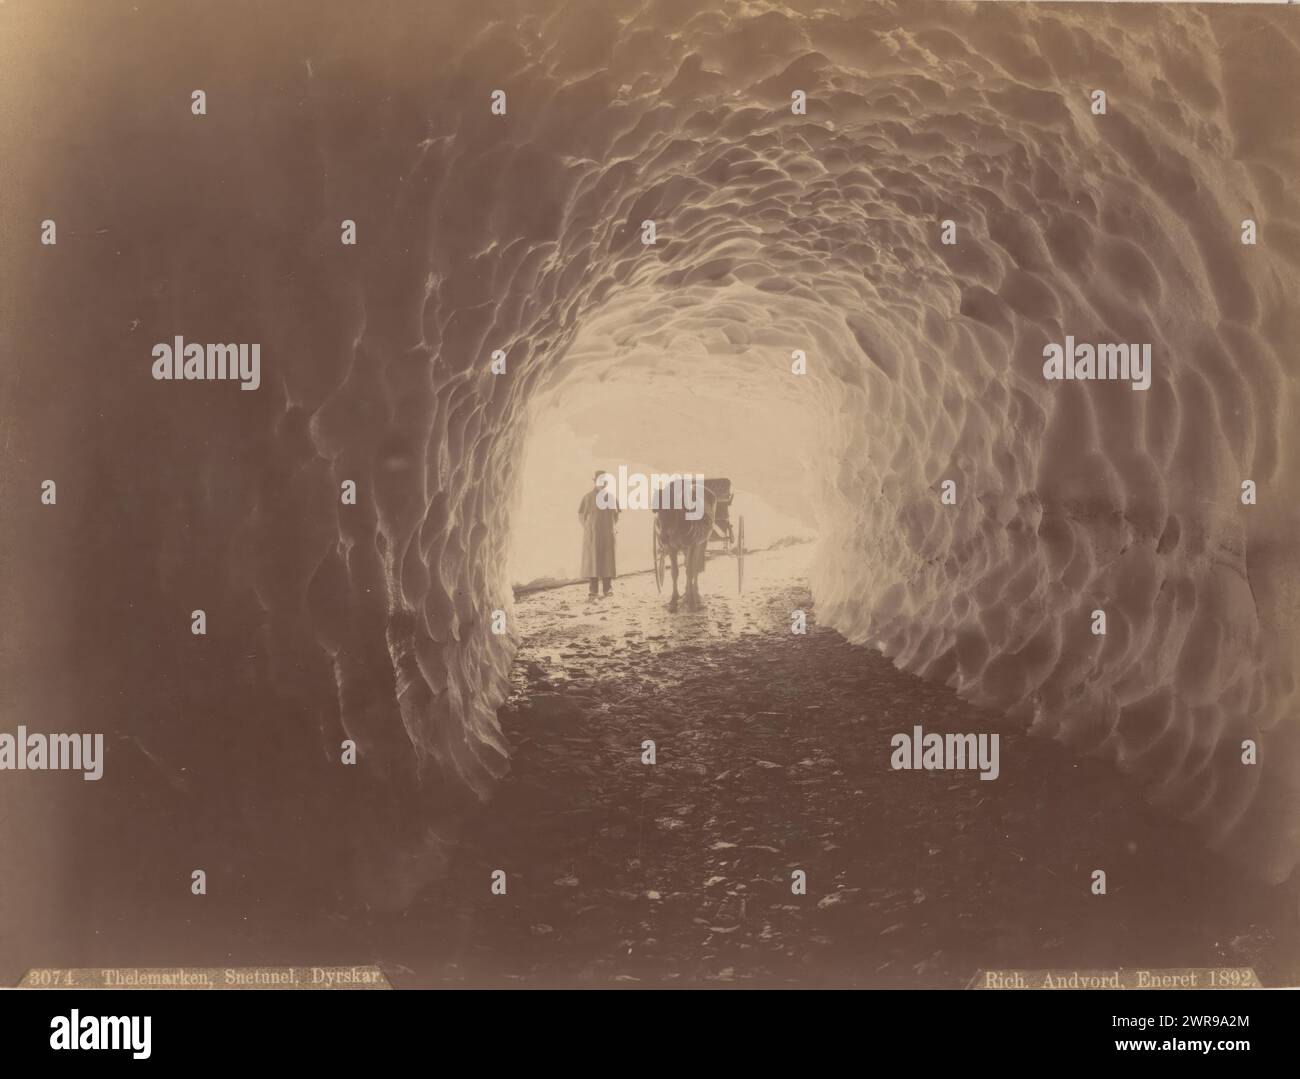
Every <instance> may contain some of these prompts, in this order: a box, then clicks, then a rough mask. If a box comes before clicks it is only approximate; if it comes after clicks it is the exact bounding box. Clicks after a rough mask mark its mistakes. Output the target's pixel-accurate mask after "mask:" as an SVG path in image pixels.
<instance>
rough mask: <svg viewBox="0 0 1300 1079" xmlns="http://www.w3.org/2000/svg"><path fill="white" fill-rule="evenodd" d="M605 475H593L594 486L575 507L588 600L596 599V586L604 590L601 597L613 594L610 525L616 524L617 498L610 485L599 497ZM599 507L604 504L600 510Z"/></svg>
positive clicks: (614, 572) (612, 550) (611, 532)
mask: <svg viewBox="0 0 1300 1079" xmlns="http://www.w3.org/2000/svg"><path fill="white" fill-rule="evenodd" d="M607 475H609V473H607V472H604V471H601V472H597V473H596V482H595V486H594V487H593V488H592V489H591V490H590V491H588V492H587V493H586V494H585V495H583V496H582V501H581V502H580V503H579V504H578V520H580V521H581V522H582V569H581V571H580V573H581V575H582V576H583V577H586V578H587V580H588V581H589V582H590V583H591V588H590V590H589V592H588V598H590V599H594V598H595V597H596V595H597V592H596V584H597V582H598V581H599V582H601V583H603V584H604V586H605V595H607V596H608V595H609V594H610V592H611V591H613V588H612V587H611V586H612V583H613V580H614V577H615V576H616V575H617V571H616V570H615V569H614V524H615V522H617V521H618V503H617V494H616V492H615V491H614V486H613V484H609V488H610V490H609V493H608V494H607V495H605V496H603V497H598V496H599V495H600V489H601V478H602V477H604V476H607ZM601 503H605V506H606V507H608V508H605V507H602V505H601Z"/></svg>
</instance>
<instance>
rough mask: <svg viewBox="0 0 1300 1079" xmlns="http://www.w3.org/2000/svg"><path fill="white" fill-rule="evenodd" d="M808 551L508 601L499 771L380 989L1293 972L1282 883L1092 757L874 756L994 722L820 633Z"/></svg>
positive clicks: (406, 924)
mask: <svg viewBox="0 0 1300 1079" xmlns="http://www.w3.org/2000/svg"><path fill="white" fill-rule="evenodd" d="M810 557H811V548H808V547H796V548H790V549H786V550H782V551H772V552H764V553H760V554H755V555H750V556H749V558H748V560H747V563H746V588H745V593H744V595H743V596H742V597H738V596H737V594H736V576H735V567H734V563H733V562H731V561H730V560H726V559H720V560H716V561H713V562H711V563H710V564H709V567H708V571H707V572H706V574H705V576H704V578H703V579H702V589H703V591H704V594H705V597H706V599H707V601H708V602H707V608H706V609H705V610H704V611H702V612H698V613H687V612H685V611H684V610H683V611H680V612H678V613H677V614H669V613H668V612H667V611H666V610H665V609H664V599H665V597H663V596H659V595H657V594H656V592H655V586H654V580H653V578H652V577H650V576H637V577H628V578H622V579H620V580H619V581H617V582H616V592H615V595H614V596H613V597H611V598H609V599H601V600H598V601H596V602H594V603H593V602H591V601H589V600H588V599H587V597H586V591H585V589H584V588H581V587H579V588H564V589H557V590H555V591H551V592H542V593H536V594H533V595H530V596H527V597H524V598H523V599H522V600H521V601H520V602H519V603H518V605H517V607H516V616H517V618H518V620H519V624H520V626H521V628H522V632H523V633H524V636H525V639H524V644H523V648H522V650H521V652H520V654H519V657H518V660H517V662H516V666H515V673H514V682H515V692H514V695H513V697H512V699H511V700H510V702H509V703H508V705H507V707H506V708H505V709H504V710H503V713H502V715H503V721H504V726H505V730H506V733H507V736H508V738H509V740H510V744H511V747H512V754H513V756H512V761H513V764H512V772H511V775H510V776H509V777H508V778H507V780H506V781H505V783H504V784H503V785H502V787H501V789H500V791H499V793H498V795H497V797H496V798H495V799H494V800H493V802H492V803H490V804H489V805H487V806H485V807H484V809H483V810H482V812H481V814H480V815H479V816H478V817H477V818H476V819H475V820H474V821H472V822H471V823H470V825H469V827H468V829H467V831H466V832H465V834H464V835H463V836H462V838H461V841H460V843H459V845H458V848H457V851H456V853H455V854H454V855H453V857H452V859H451V863H450V865H449V867H448V871H447V873H446V874H445V875H444V876H443V877H442V879H441V880H440V882H439V883H438V884H437V885H436V886H434V887H433V888H431V889H429V890H428V891H426V892H425V893H424V894H423V895H422V896H421V897H420V899H419V900H418V901H417V902H416V904H415V905H414V906H413V907H411V908H410V909H409V910H407V911H406V912H405V913H404V914H403V915H401V916H400V917H397V918H392V919H388V920H380V921H377V922H376V923H374V924H372V925H371V926H370V927H369V928H370V930H372V931H374V932H375V933H376V934H377V935H378V936H377V940H376V946H377V947H378V948H379V950H380V952H381V953H382V954H381V955H380V956H379V958H380V959H381V961H383V962H384V963H385V964H386V965H387V967H388V969H390V971H392V972H393V977H394V980H395V981H396V982H397V983H398V984H422V983H423V984H427V983H431V982H432V983H446V982H468V983H471V984H485V983H486V984H492V983H503V982H504V983H507V984H510V983H513V984H518V983H520V982H522V983H525V984H532V985H583V984H611V983H622V982H627V983H640V984H665V983H667V984H681V983H706V984H717V983H738V984H750V985H778V984H796V985H823V984H858V985H900V986H926V985H930V986H957V985H964V984H966V983H967V982H968V981H969V980H970V979H971V977H972V976H973V975H974V974H975V972H976V971H978V970H979V969H981V968H986V967H987V968H1014V967H1022V968H1075V967H1078V968H1090V969H1110V968H1114V967H1128V968H1146V967H1181V966H1237V965H1254V966H1255V968H1256V969H1257V971H1258V972H1259V974H1260V976H1261V978H1262V979H1263V980H1264V982H1265V984H1270V983H1277V982H1285V981H1294V980H1296V976H1297V965H1296V961H1295V960H1296V944H1295V941H1296V931H1295V930H1296V921H1295V919H1296V911H1295V900H1294V895H1293V894H1292V892H1291V890H1289V889H1283V888H1275V889H1269V888H1264V887H1262V886H1257V885H1254V884H1251V883H1249V882H1243V881H1242V878H1241V874H1240V872H1239V871H1238V870H1236V869H1234V868H1231V867H1229V866H1228V865H1227V864H1226V863H1224V862H1223V861H1222V860H1220V859H1219V858H1218V857H1216V856H1214V855H1212V854H1209V853H1207V852H1205V851H1203V850H1202V849H1201V848H1200V847H1199V846H1198V845H1197V844H1196V843H1195V842H1194V840H1193V839H1192V837H1191V836H1190V835H1189V834H1187V833H1186V832H1185V831H1184V830H1183V829H1182V828H1180V827H1179V826H1177V825H1175V824H1171V823H1169V822H1167V821H1164V820H1162V819H1160V818H1157V817H1156V816H1154V814H1153V813H1151V812H1150V811H1149V810H1148V809H1147V808H1146V807H1145V805H1144V803H1143V802H1142V799H1141V797H1140V795H1138V794H1137V793H1136V792H1135V791H1134V790H1133V789H1132V788H1131V787H1130V786H1128V785H1127V784H1126V783H1125V782H1124V781H1123V780H1122V779H1121V778H1119V777H1118V775H1117V774H1116V773H1115V772H1114V771H1113V770H1112V769H1111V768H1110V767H1109V766H1106V765H1104V764H1102V763H1100V762H1092V761H1080V760H1075V759H1073V758H1071V757H1070V756H1069V755H1068V754H1067V753H1066V752H1065V751H1064V750H1062V749H1061V748H1059V747H1057V746H1056V745H1054V744H1051V743H1045V742H1041V741H1038V740H1036V739H1030V738H1028V737H1026V736H1024V735H1021V734H1018V733H1016V732H1014V731H1010V732H1009V731H1006V730H1002V744H1001V754H1000V757H1001V762H1000V763H1001V775H1000V777H999V778H998V779H997V780H996V781H993V782H986V781H981V780H980V779H979V778H978V775H977V773H976V772H973V771H969V772H932V773H926V772H915V771H910V772H909V771H893V770H891V768H890V766H889V761H890V747H889V740H890V736H891V735H892V734H894V733H896V732H902V731H910V730H911V729H912V727H913V726H914V725H916V724H920V725H922V727H923V728H925V729H926V730H927V731H929V730H936V731H958V732H962V733H967V732H970V733H977V732H981V731H994V730H999V729H1000V728H999V727H998V725H997V717H995V716H993V715H991V714H989V713H986V712H982V711H980V710H979V709H976V708H973V707H971V706H970V705H968V704H966V703H964V702H962V701H961V700H959V699H958V698H957V697H956V696H955V694H954V693H953V692H952V691H951V690H948V689H946V688H944V687H943V686H939V685H934V684H930V683H927V682H924V681H921V680H920V679H917V678H915V677H913V676H912V675H909V674H906V673H904V672H901V671H898V670H896V669H895V668H894V667H893V666H892V665H891V663H890V662H889V661H888V660H887V659H885V658H884V657H882V656H881V655H879V654H878V653H876V652H874V651H871V650H869V649H865V648H861V647H856V646H854V645H851V644H849V643H848V642H846V641H845V640H844V639H843V638H841V637H840V636H839V635H838V634H837V633H835V632H834V631H832V630H829V629H825V628H822V627H819V626H818V625H817V623H816V612H815V608H814V606H813V602H812V597H811V595H810V594H809V592H808V590H807V587H806V585H805V584H804V577H805V574H806V569H807V563H808V559H809V558H810ZM795 608H803V609H804V610H806V611H808V612H809V613H810V620H809V630H808V633H807V634H806V635H805V636H798V635H795V634H793V633H791V632H790V613H791V611H792V610H794V609H795ZM645 740H653V741H654V743H655V748H656V763H654V764H653V765H649V764H645V763H642V756H643V749H642V743H643V742H644V741H645ZM496 869H501V870H504V871H505V873H506V885H507V890H506V894H505V895H493V894H491V891H490V887H489V885H490V878H491V874H492V871H493V870H496ZM796 869H802V870H804V871H805V873H806V874H807V894H805V895H795V894H792V891H791V880H792V876H791V874H792V872H793V871H794V870H796ZM1094 869H1104V870H1105V871H1106V873H1107V878H1108V889H1107V894H1106V895H1105V896H1094V895H1093V894H1092V893H1091V889H1090V883H1091V874H1092V871H1093V870H1094ZM355 928H358V929H359V928H360V927H355Z"/></svg>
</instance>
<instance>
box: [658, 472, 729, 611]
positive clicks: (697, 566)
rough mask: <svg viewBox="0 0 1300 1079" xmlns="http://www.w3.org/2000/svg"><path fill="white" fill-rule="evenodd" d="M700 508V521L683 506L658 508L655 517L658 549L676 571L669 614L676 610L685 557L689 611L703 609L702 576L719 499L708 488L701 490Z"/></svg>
mask: <svg viewBox="0 0 1300 1079" xmlns="http://www.w3.org/2000/svg"><path fill="white" fill-rule="evenodd" d="M700 504H701V507H702V509H703V513H702V514H701V515H700V517H699V519H698V520H694V521H692V520H691V519H690V518H689V517H687V516H686V510H685V509H683V508H682V507H680V506H677V507H673V508H671V509H665V508H662V507H661V508H659V509H656V510H655V511H654V514H655V536H656V537H657V539H658V543H659V549H660V550H661V551H663V552H665V553H667V555H668V557H669V559H670V560H671V563H672V568H673V598H672V599H671V600H669V602H668V609H669V610H670V611H675V610H677V555H678V554H679V553H681V554H683V555H684V556H685V557H684V558H683V560H682V561H683V562H684V563H685V565H686V609H687V610H690V611H697V610H699V609H700V607H702V606H703V603H702V601H701V600H700V585H699V580H700V574H701V573H703V572H704V562H705V558H706V557H707V551H708V546H709V537H710V536H712V535H713V519H714V516H715V515H716V513H717V510H718V498H717V495H715V494H714V493H713V492H712V491H710V490H709V489H708V488H707V487H704V488H702V497H701V499H700Z"/></svg>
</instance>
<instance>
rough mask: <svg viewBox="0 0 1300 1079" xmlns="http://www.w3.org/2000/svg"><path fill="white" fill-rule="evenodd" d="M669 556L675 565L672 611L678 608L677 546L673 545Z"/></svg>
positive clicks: (670, 601)
mask: <svg viewBox="0 0 1300 1079" xmlns="http://www.w3.org/2000/svg"><path fill="white" fill-rule="evenodd" d="M668 557H669V558H670V559H671V560H672V566H673V598H672V599H670V600H669V601H668V609H669V610H670V611H675V610H677V548H676V547H673V548H672V549H671V550H670V551H669V555H668ZM687 579H688V580H689V579H690V578H689V576H688V578H687Z"/></svg>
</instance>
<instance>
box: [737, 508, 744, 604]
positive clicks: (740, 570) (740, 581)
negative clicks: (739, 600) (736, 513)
mask: <svg viewBox="0 0 1300 1079" xmlns="http://www.w3.org/2000/svg"><path fill="white" fill-rule="evenodd" d="M744 590H745V518H743V517H742V518H741V519H740V529H739V531H738V532H737V534H736V591H737V592H743V591H744Z"/></svg>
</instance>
